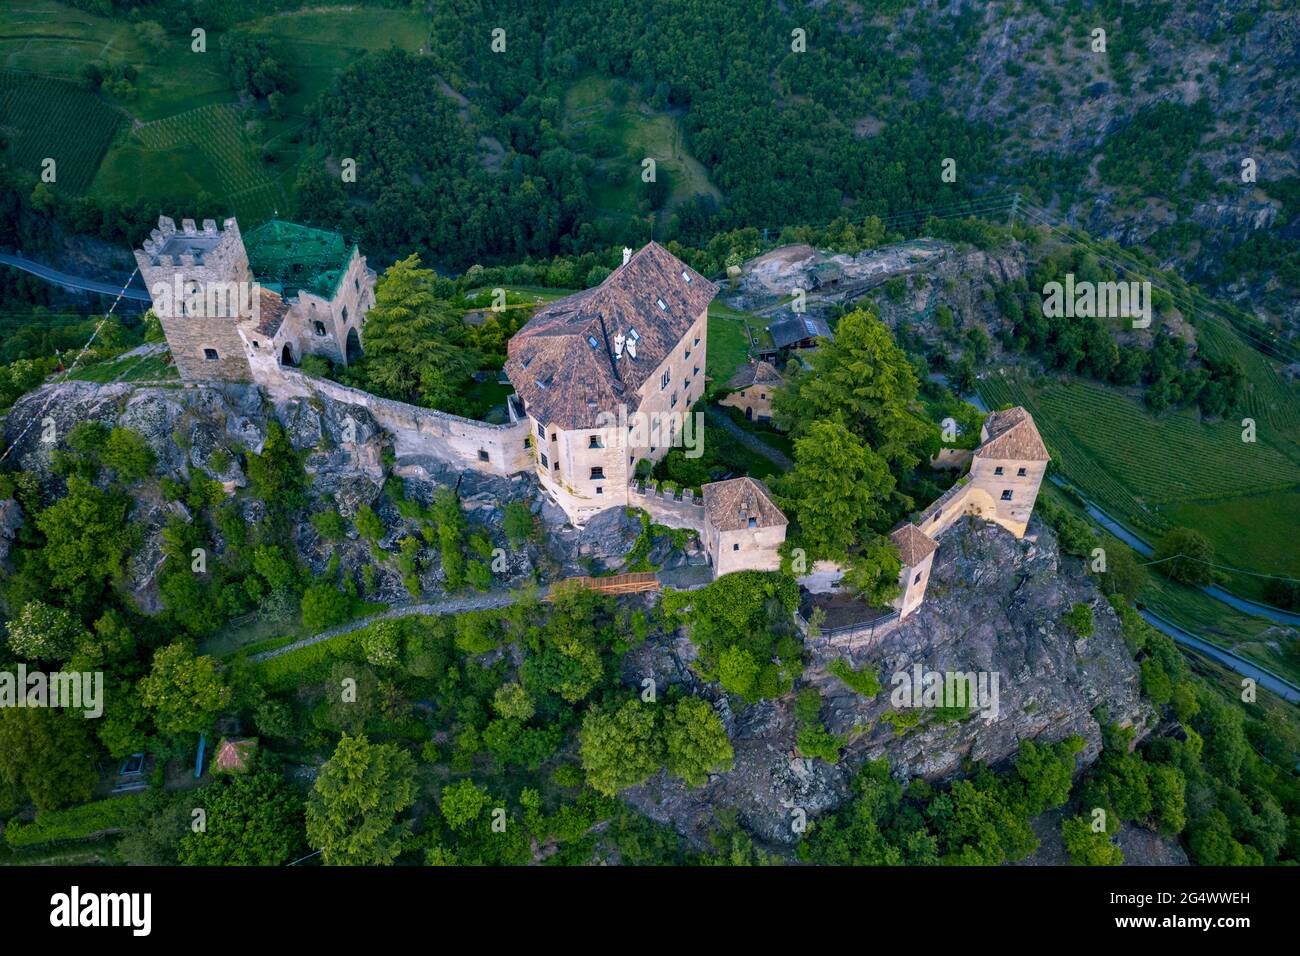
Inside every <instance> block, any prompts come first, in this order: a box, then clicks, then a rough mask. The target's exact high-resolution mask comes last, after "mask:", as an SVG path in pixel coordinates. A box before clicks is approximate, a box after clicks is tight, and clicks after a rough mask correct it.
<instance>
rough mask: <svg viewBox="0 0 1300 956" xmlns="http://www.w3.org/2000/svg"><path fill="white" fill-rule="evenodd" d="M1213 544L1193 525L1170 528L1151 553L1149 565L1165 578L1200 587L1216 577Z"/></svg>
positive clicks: (1210, 582)
mask: <svg viewBox="0 0 1300 956" xmlns="http://www.w3.org/2000/svg"><path fill="white" fill-rule="evenodd" d="M1213 563H1214V545H1212V544H1211V543H1210V541H1209V539H1208V538H1206V537H1205V535H1203V534H1201V533H1200V532H1199V531H1197V530H1195V529H1194V528H1173V529H1171V530H1169V531H1168V532H1166V534H1165V535H1164V537H1162V538H1161V539H1160V541H1159V543H1158V544H1157V545H1156V550H1155V554H1153V555H1152V567H1155V568H1159V569H1160V573H1162V574H1163V575H1165V577H1167V578H1171V579H1173V580H1175V581H1181V582H1182V583H1183V584H1191V585H1194V586H1196V587H1200V586H1202V585H1205V584H1213V583H1214V579H1215V574H1214V568H1212V567H1211V565H1212V564H1213Z"/></svg>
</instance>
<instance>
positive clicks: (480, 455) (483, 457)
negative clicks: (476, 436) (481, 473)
mask: <svg viewBox="0 0 1300 956" xmlns="http://www.w3.org/2000/svg"><path fill="white" fill-rule="evenodd" d="M478 460H479V461H488V460H489V459H488V453H487V452H485V451H484V450H483V449H482V448H480V449H479V450H478Z"/></svg>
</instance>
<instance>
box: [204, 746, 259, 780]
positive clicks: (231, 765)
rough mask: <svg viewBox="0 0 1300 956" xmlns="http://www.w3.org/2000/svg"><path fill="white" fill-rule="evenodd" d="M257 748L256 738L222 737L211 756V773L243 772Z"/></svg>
mask: <svg viewBox="0 0 1300 956" xmlns="http://www.w3.org/2000/svg"><path fill="white" fill-rule="evenodd" d="M256 750H257V739H256V738H251V739H247V740H230V739H229V738H226V737H223V738H222V739H221V743H219V744H218V745H217V752H216V753H215V754H213V756H212V772H213V773H243V772H244V771H245V770H247V769H248V764H249V761H250V760H252V757H253V753H254V752H255V751H256Z"/></svg>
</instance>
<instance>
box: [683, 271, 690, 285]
mask: <svg viewBox="0 0 1300 956" xmlns="http://www.w3.org/2000/svg"><path fill="white" fill-rule="evenodd" d="M682 278H683V279H685V280H686V284H687V285H690V284H691V277H690V275H689V274H688V273H687V272H686V270H685V269H683V270H682Z"/></svg>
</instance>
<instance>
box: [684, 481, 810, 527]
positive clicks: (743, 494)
mask: <svg viewBox="0 0 1300 956" xmlns="http://www.w3.org/2000/svg"><path fill="white" fill-rule="evenodd" d="M700 491H701V492H702V493H703V495H704V517H705V519H706V520H707V521H708V522H709V524H711V525H713V527H715V528H717V529H718V530H719V531H739V530H740V529H741V528H748V527H749V519H750V518H754V519H755V525H754V527H756V528H775V527H779V526H781V525H785V524H789V522H788V521H786V519H785V515H784V514H782V513H781V509H780V508H778V507H777V506H776V502H774V501H773V500H772V493H771V492H770V491H768V490H767V486H766V485H764V484H763V483H762V482H761V481H756V480H755V479H753V478H728V479H727V480H726V481H712V482H709V484H707V485H705V486H704V487H703V488H701V489H700Z"/></svg>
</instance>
